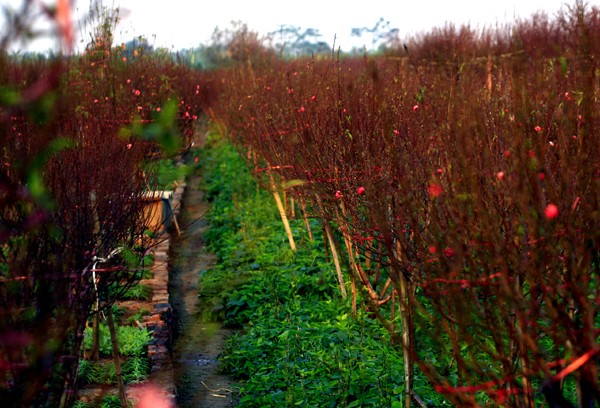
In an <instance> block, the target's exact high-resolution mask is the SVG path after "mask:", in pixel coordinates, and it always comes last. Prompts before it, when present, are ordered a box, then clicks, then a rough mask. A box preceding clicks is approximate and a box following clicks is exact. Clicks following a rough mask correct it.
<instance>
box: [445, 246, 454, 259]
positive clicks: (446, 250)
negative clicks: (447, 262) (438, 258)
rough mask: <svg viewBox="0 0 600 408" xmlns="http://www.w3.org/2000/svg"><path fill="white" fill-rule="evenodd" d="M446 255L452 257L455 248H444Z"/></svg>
mask: <svg viewBox="0 0 600 408" xmlns="http://www.w3.org/2000/svg"><path fill="white" fill-rule="evenodd" d="M444 255H445V256H446V257H447V258H452V257H453V256H454V249H452V248H446V249H444Z"/></svg>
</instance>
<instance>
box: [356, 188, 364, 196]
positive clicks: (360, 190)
mask: <svg viewBox="0 0 600 408" xmlns="http://www.w3.org/2000/svg"><path fill="white" fill-rule="evenodd" d="M365 191H366V189H365V188H364V187H363V186H360V187H359V188H357V189H356V193H357V194H358V195H363V194H365Z"/></svg>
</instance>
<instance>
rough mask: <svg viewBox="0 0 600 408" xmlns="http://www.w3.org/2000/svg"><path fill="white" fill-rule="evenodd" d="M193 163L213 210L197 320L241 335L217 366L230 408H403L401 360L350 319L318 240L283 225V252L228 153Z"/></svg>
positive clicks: (368, 327)
mask: <svg viewBox="0 0 600 408" xmlns="http://www.w3.org/2000/svg"><path fill="white" fill-rule="evenodd" d="M199 154H200V158H201V160H200V164H199V170H200V171H201V172H202V179H203V183H204V186H203V187H204V189H205V191H206V192H207V197H208V199H209V200H210V202H211V204H212V207H211V211H210V212H209V214H208V215H207V217H208V219H209V223H210V228H209V230H208V232H207V233H206V236H205V237H206V240H207V243H208V245H209V248H210V249H211V250H212V251H213V252H214V253H215V254H217V256H218V264H217V266H216V267H214V268H213V269H211V270H207V271H200V294H199V296H200V299H201V303H202V305H203V306H204V311H205V313H206V314H209V315H211V316H212V317H213V318H215V319H219V320H220V321H222V322H223V323H224V324H225V325H229V326H232V327H237V328H240V330H239V331H238V334H236V335H234V336H233V337H232V338H230V339H229V341H228V344H227V350H226V353H225V355H224V356H223V357H222V359H221V363H222V367H223V369H224V371H226V372H227V373H229V374H231V375H232V376H234V377H235V378H237V379H239V381H240V383H239V384H240V385H239V388H240V389H239V391H240V395H239V406H243V407H275V406H276V407H282V406H300V407H365V406H372V407H402V406H403V403H402V400H403V394H404V384H403V375H402V373H403V362H402V357H401V354H402V353H401V351H400V350H397V349H395V348H394V347H393V346H392V345H391V342H390V337H389V335H388V333H387V332H386V331H385V330H384V329H383V328H382V327H381V326H380V325H379V324H378V322H377V321H376V320H374V319H372V318H371V317H369V316H368V315H367V314H366V313H365V312H363V311H360V310H359V312H358V316H357V317H356V318H354V317H352V316H351V308H350V305H349V303H348V302H347V301H344V300H342V299H341V297H340V295H339V288H337V283H336V278H335V273H334V268H333V266H332V265H331V264H330V263H329V262H327V260H326V259H325V255H324V254H325V252H324V250H323V238H322V237H321V236H316V237H315V240H314V241H312V242H311V241H309V239H308V235H307V232H306V228H305V226H304V224H303V222H302V221H301V220H292V221H291V223H292V231H293V233H294V238H295V239H296V243H297V245H298V250H297V252H296V253H294V252H292V251H291V250H290V248H289V244H288V241H287V238H286V235H285V231H284V228H283V225H282V223H281V220H280V218H279V214H278V211H277V208H276V206H275V203H274V200H273V198H272V196H271V195H270V194H269V193H268V192H265V191H263V190H262V189H260V188H259V187H258V186H257V184H256V182H255V181H254V180H253V178H252V176H251V174H250V173H249V172H248V170H247V168H246V167H245V164H244V163H243V161H242V160H241V159H240V157H239V156H238V154H237V152H236V151H235V149H234V148H232V146H231V145H229V144H228V143H227V142H225V141H224V140H222V139H220V138H218V137H216V136H214V137H212V138H211V139H210V140H209V142H208V144H207V147H206V148H205V149H204V150H202V151H201V152H200V153H199ZM312 227H313V228H312V230H313V233H315V232H317V231H321V228H320V225H319V224H318V223H317V222H316V221H315V223H314V224H313V225H312ZM315 235H320V234H315ZM418 382H421V383H423V384H424V381H420V380H418ZM423 386H424V385H423ZM417 388H418V387H417ZM428 395H431V397H430V398H426V400H427V402H428V403H430V404H431V405H432V406H443V405H444V402H443V401H441V400H439V399H437V398H438V397H437V396H436V395H435V394H434V393H432V392H429V393H428Z"/></svg>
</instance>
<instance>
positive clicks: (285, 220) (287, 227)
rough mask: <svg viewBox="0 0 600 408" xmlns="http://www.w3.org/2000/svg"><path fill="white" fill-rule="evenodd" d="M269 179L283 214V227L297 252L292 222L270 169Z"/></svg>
mask: <svg viewBox="0 0 600 408" xmlns="http://www.w3.org/2000/svg"><path fill="white" fill-rule="evenodd" d="M269 181H270V182H271V190H272V191H273V197H274V198H275V203H277V208H278V209H279V215H280V216H281V222H282V223H283V227H284V228H285V233H286V234H287V237H288V241H290V248H291V249H292V251H294V252H296V243H295V242H294V236H293V235H292V229H291V228H290V222H289V221H288V218H287V215H286V214H285V208H284V207H283V203H282V202H281V197H279V193H278V192H277V188H276V187H275V180H273V175H272V174H271V172H270V171H269Z"/></svg>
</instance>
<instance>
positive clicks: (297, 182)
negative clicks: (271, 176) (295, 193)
mask: <svg viewBox="0 0 600 408" xmlns="http://www.w3.org/2000/svg"><path fill="white" fill-rule="evenodd" d="M304 184H306V182H305V181H303V180H290V181H288V182H286V183H284V184H283V186H282V187H283V189H284V190H287V189H290V188H293V187H297V186H302V185H304Z"/></svg>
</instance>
